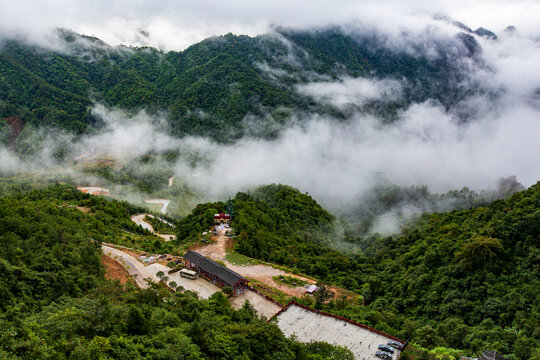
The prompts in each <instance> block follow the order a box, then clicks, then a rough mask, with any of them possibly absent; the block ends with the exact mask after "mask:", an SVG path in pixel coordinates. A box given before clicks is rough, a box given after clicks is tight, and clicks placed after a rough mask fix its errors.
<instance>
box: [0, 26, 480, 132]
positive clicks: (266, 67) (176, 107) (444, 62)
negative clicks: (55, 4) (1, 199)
mask: <svg viewBox="0 0 540 360" xmlns="http://www.w3.org/2000/svg"><path fill="white" fill-rule="evenodd" d="M58 36H59V42H60V44H61V47H62V50H61V51H60V50H58V51H53V50H50V49H47V48H40V47H37V46H33V45H27V44H25V43H24V42H21V41H19V40H9V39H8V40H6V39H4V40H1V43H0V117H5V116H12V115H17V116H20V117H22V118H23V120H24V121H25V122H26V123H27V124H29V125H33V126H34V127H39V126H42V125H48V126H53V127H57V128H61V129H65V130H68V131H70V132H73V133H75V134H81V133H84V132H88V131H91V130H92V129H95V128H99V127H100V126H102V125H103V123H102V119H99V118H98V117H96V116H95V115H93V114H91V112H90V109H91V106H92V104H94V103H95V102H100V103H103V104H106V105H108V106H114V107H120V108H123V109H126V110H130V111H137V110H141V109H145V110H146V111H148V112H149V113H156V112H158V111H165V113H166V114H167V117H168V121H169V124H168V131H169V132H170V133H172V134H174V135H176V136H183V135H202V136H209V137H215V138H216V139H217V140H218V141H222V142H223V141H231V140H234V139H237V138H240V137H242V136H245V135H255V136H262V137H273V136H276V134H277V133H276V132H277V131H279V127H280V126H283V125H284V124H286V123H287V119H288V117H289V116H290V115H291V114H292V113H293V112H294V113H301V112H302V111H308V112H317V113H326V114H330V115H332V116H334V117H336V118H341V119H343V118H346V117H347V112H343V111H342V110H339V109H337V108H334V107H332V106H329V105H321V104H317V103H315V102H314V101H313V100H312V99H311V98H308V97H306V96H303V95H301V94H300V93H298V92H297V90H296V86H297V85H300V84H305V83H307V82H310V81H314V80H315V81H317V80H319V81H320V80H322V79H326V80H328V79H336V78H338V77H340V76H353V77H356V76H365V77H376V78H391V79H397V80H400V81H402V82H403V86H404V87H403V88H404V95H403V97H402V98H400V99H395V100H391V101H389V100H385V101H382V100H380V101H379V100H376V101H375V100H374V101H372V102H370V103H368V104H367V105H365V106H364V107H363V108H362V109H361V110H362V111H366V112H370V113H374V114H376V115H379V116H382V117H383V119H386V120H391V119H392V118H393V116H395V114H396V111H397V110H398V109H400V108H403V107H406V106H408V105H409V104H410V103H411V102H422V101H425V100H427V99H437V100H439V101H441V102H442V103H443V104H444V105H445V106H447V107H451V106H452V105H455V104H456V103H457V102H458V101H459V100H462V99H463V98H465V97H466V96H468V95H470V93H471V92H474V91H477V90H476V89H474V88H470V87H469V88H462V85H460V84H461V80H463V79H464V77H465V76H466V74H465V73H463V69H462V68H460V64H461V60H463V59H466V58H468V57H473V56H472V54H468V55H467V54H465V55H463V59H460V58H455V57H451V55H450V54H452V53H453V50H452V48H449V49H447V50H448V53H445V49H444V47H441V49H440V53H441V57H440V58H439V59H437V60H428V59H426V58H425V57H423V56H422V55H421V51H420V50H421V49H419V54H420V56H412V55H408V54H406V53H404V52H396V51H390V50H388V49H385V48H384V47H383V46H381V44H382V43H383V39H379V38H377V37H376V36H375V35H372V34H364V35H362V36H355V35H348V34H345V33H343V32H342V31H340V30H337V29H327V30H320V31H311V32H299V31H291V30H287V29H277V31H276V33H274V34H269V35H261V36H258V37H253V38H252V37H248V36H236V35H232V34H227V35H224V36H219V37H214V38H209V39H207V40H204V41H202V42H200V43H198V44H195V45H192V46H190V47H189V48H187V49H186V50H184V51H182V52H175V51H171V52H167V53H165V52H162V51H159V50H157V49H153V48H147V47H145V48H131V47H130V48H128V47H110V46H108V45H106V44H105V43H103V42H101V41H100V40H98V39H95V38H92V37H87V36H81V35H78V34H75V33H72V32H70V31H67V30H59V31H58ZM473 41H474V39H473ZM454 42H455V44H454V45H453V46H458V47H459V46H461V47H463V46H464V45H463V41H462V40H460V39H455V41H454ZM476 46H479V45H478V44H476ZM473 59H474V57H473ZM476 63H478V64H479V63H480V62H476ZM293 109H294V110H293ZM249 114H251V115H253V116H256V117H259V118H261V119H263V121H262V122H263V124H267V125H268V126H266V127H265V126H262V127H260V128H258V129H256V130H253V127H250V126H249V121H247V123H246V120H245V117H246V115H249ZM270 125H271V126H270ZM29 129H31V128H29ZM29 129H27V130H25V131H24V132H23V135H22V136H25V135H26V136H28V135H27V134H26V133H30V132H32V130H29Z"/></svg>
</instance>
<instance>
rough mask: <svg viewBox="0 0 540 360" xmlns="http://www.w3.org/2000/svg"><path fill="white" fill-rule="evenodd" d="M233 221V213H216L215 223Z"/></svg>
mask: <svg viewBox="0 0 540 360" xmlns="http://www.w3.org/2000/svg"><path fill="white" fill-rule="evenodd" d="M230 222H231V215H229V214H225V213H219V214H215V215H214V224H223V223H227V224H229V223H230Z"/></svg>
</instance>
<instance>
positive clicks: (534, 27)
mask: <svg viewBox="0 0 540 360" xmlns="http://www.w3.org/2000/svg"><path fill="white" fill-rule="evenodd" d="M433 14H445V15H448V16H450V17H452V18H453V19H456V20H459V21H462V22H464V23H466V24H467V25H469V26H470V27H472V28H473V29H475V28H477V27H480V26H483V27H486V28H489V29H491V30H493V31H495V32H501V31H502V30H503V29H504V28H505V27H506V26H508V25H515V26H516V27H518V29H519V31H520V32H522V33H524V34H526V35H533V36H535V35H537V34H540V25H539V23H540V22H539V21H538V15H539V14H540V1H530V0H529V1H526V0H506V1H503V0H489V1H486V0H477V1H475V0H414V1H411V0H376V1H374V0H366V1H363V0H362V1H360V0H333V1H328V0H309V1H298V0H294V1H290V0H272V1H266V0H262V1H253V0H232V1H231V0H228V1H210V0H197V1H195V0H176V1H175V0H161V1H159V0H154V1H143V0H93V1H88V0H49V1H42V0H17V1H7V0H2V1H0V36H6V35H7V36H10V35H14V34H25V35H27V36H30V37H31V38H33V39H35V40H42V39H43V37H45V36H46V33H47V31H49V30H50V29H51V28H54V27H65V28H70V29H72V30H74V31H77V32H80V33H83V34H87V35H94V36H97V37H99V38H101V39H103V40H105V41H106V42H108V43H110V44H113V45H117V44H120V43H122V44H127V45H153V46H157V47H160V48H162V49H165V50H171V49H175V50H182V49H184V48H186V47H187V46H189V45H191V44H193V43H196V42H198V41H200V40H202V39H204V38H207V37H209V36H212V35H221V34H225V33H228V32H232V33H235V34H248V35H257V34H260V33H265V32H267V31H268V29H269V27H270V26H271V25H282V26H294V27H310V26H324V25H328V24H340V25H341V24H346V23H349V24H364V25H368V26H377V27H382V28H383V30H386V31H399V30H400V29H401V28H411V27H413V28H414V27H415V26H420V27H422V26H426V25H427V24H429V20H428V19H429V18H430V16H431V15H433ZM140 30H144V31H145V32H147V33H148V34H149V36H147V37H145V36H144V35H141V33H140Z"/></svg>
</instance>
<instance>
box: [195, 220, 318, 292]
mask: <svg viewBox="0 0 540 360" xmlns="http://www.w3.org/2000/svg"><path fill="white" fill-rule="evenodd" d="M225 231H226V230H225V229H221V230H220V233H219V236H217V238H215V242H213V243H211V244H208V245H206V246H204V247H201V248H198V249H196V251H197V252H199V253H200V254H202V255H204V256H207V257H209V258H211V259H213V260H220V261H223V262H224V263H225V265H227V267H228V268H229V269H231V270H232V271H235V272H237V273H239V274H240V275H242V276H244V277H247V278H252V279H255V280H257V281H260V282H262V283H264V284H266V285H268V286H271V287H273V288H276V289H279V290H280V291H282V292H284V293H285V294H287V295H289V296H296V297H301V296H302V295H304V293H305V292H306V289H304V287H303V286H298V287H289V286H287V285H284V284H281V283H278V282H276V281H275V280H274V279H273V277H274V276H279V275H284V276H292V277H294V278H297V279H301V280H304V281H306V282H307V283H308V284H315V281H313V280H311V279H308V278H305V277H303V276H299V275H295V274H291V273H288V272H286V271H283V270H280V269H276V268H273V267H272V266H269V265H262V264H258V265H242V266H241V265H234V264H231V263H230V262H228V261H227V260H226V259H225V255H226V254H227V250H228V249H232V240H231V239H229V238H227V237H226V236H225Z"/></svg>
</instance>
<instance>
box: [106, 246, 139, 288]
mask: <svg viewBox="0 0 540 360" xmlns="http://www.w3.org/2000/svg"><path fill="white" fill-rule="evenodd" d="M101 264H102V265H103V267H104V268H105V278H106V279H108V280H118V281H119V282H120V284H122V285H124V284H125V283H126V282H128V281H133V280H132V279H131V275H130V274H129V273H128V272H127V270H126V269H125V268H124V267H123V266H122V264H120V263H119V262H118V261H116V260H114V259H111V258H110V257H108V256H107V255H105V254H103V255H101Z"/></svg>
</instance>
